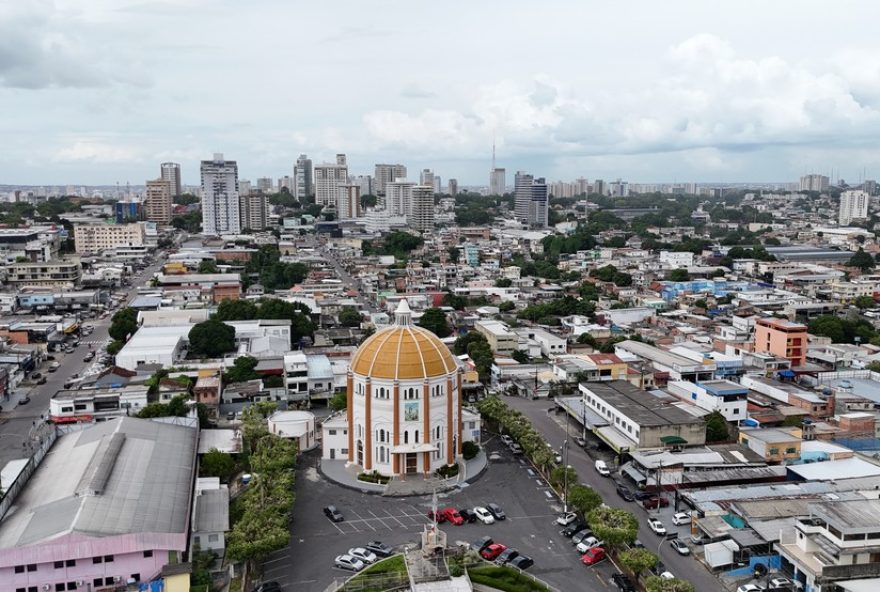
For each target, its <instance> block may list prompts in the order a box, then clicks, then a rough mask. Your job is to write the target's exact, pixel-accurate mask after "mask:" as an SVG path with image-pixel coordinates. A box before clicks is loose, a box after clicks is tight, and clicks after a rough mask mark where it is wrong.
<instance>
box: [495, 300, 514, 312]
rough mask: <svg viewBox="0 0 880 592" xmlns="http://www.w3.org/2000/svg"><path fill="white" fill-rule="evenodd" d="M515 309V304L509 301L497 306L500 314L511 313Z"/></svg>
mask: <svg viewBox="0 0 880 592" xmlns="http://www.w3.org/2000/svg"><path fill="white" fill-rule="evenodd" d="M515 308H516V304H514V303H513V302H511V301H510V300H505V301H504V302H502V303H501V304H499V305H498V310H499V311H501V312H512V311H513V310H514V309H515Z"/></svg>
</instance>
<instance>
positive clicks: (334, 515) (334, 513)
mask: <svg viewBox="0 0 880 592" xmlns="http://www.w3.org/2000/svg"><path fill="white" fill-rule="evenodd" d="M324 515H325V516H326V517H327V518H329V519H330V520H332V521H333V522H342V521H343V520H345V517H344V516H343V515H342V512H340V511H339V510H338V509H336V506H327V507H326V508H324Z"/></svg>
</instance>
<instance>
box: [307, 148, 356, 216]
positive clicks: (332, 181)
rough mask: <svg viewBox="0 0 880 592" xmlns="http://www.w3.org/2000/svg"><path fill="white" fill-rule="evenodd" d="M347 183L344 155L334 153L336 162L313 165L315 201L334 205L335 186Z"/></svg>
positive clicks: (324, 204)
mask: <svg viewBox="0 0 880 592" xmlns="http://www.w3.org/2000/svg"><path fill="white" fill-rule="evenodd" d="M345 183H348V165H347V164H346V160H345V155H344V154H337V155H336V164H332V163H324V164H319V165H317V166H316V167H315V203H316V204H320V205H322V206H330V205H332V206H335V205H336V194H337V187H338V186H339V185H340V184H345Z"/></svg>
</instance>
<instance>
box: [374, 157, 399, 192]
mask: <svg viewBox="0 0 880 592" xmlns="http://www.w3.org/2000/svg"><path fill="white" fill-rule="evenodd" d="M396 179H406V167H405V166H403V165H402V164H377V165H376V174H374V175H373V189H374V190H375V192H376V195H385V186H386V185H387V184H388V183H391V182H393V181H395V180H396Z"/></svg>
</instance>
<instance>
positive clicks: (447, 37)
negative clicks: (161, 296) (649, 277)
mask: <svg viewBox="0 0 880 592" xmlns="http://www.w3.org/2000/svg"><path fill="white" fill-rule="evenodd" d="M878 17H880V3H878V2H874V1H870V0H864V1H850V0H835V2H827V1H813V0H773V1H772V2H768V1H766V0H760V1H752V0H712V1H707V0H697V1H679V0H666V1H663V2H658V1H657V0H628V1H626V2H608V1H607V0H606V1H601V2H600V1H593V0H568V1H564V2H561V1H553V0H542V1H541V2H533V1H532V2H527V1H520V0H504V1H479V0H468V1H457V0H444V1H442V2H436V1H434V2H428V1H421V0H408V1H382V0H370V1H363V0H333V1H321V2H308V3H306V2H301V1H299V0H277V1H276V0H247V1H242V0H167V1H150V0H59V1H55V2H53V1H50V0H0V113H2V114H3V115H2V117H0V142H2V149H0V184H22V185H66V184H76V185H79V184H83V185H98V184H108V185H109V184H114V183H117V182H119V183H123V184H124V183H126V182H130V183H132V184H137V185H140V184H142V183H143V182H144V181H145V180H146V179H152V178H155V177H157V176H158V175H159V163H160V162H163V161H174V162H179V163H180V164H181V168H182V174H183V180H184V182H185V183H189V184H197V183H198V182H199V173H198V164H199V161H200V160H202V159H209V158H211V157H212V155H213V154H214V153H215V152H222V153H224V155H225V157H226V158H227V159H234V160H237V161H238V163H239V171H240V176H241V178H246V179H251V180H253V179H255V178H257V177H262V176H270V177H275V178H277V177H280V176H282V175H290V174H292V165H293V162H294V161H295V159H296V157H297V155H298V154H301V153H306V154H308V155H309V156H310V157H311V158H312V159H313V161H314V162H316V163H317V162H322V161H329V160H333V159H334V155H335V154H336V153H337V152H344V153H346V154H347V155H348V162H349V169H350V172H351V173H352V174H372V171H373V165H374V164H375V163H377V162H395V163H396V162H400V163H403V164H405V165H406V166H407V167H408V169H409V171H410V173H409V176H410V178H417V177H418V171H419V170H420V169H422V168H431V169H433V170H434V171H435V172H436V174H438V175H440V176H441V177H442V178H443V181H444V184H445V181H446V180H447V179H448V178H450V177H455V178H457V179H458V181H459V184H460V185H485V184H487V176H488V169H489V167H490V165H491V155H492V145H493V141H494V143H495V145H496V152H497V162H498V166H503V167H505V168H507V170H508V182H511V183H512V178H513V172H514V171H516V170H526V171H528V172H531V173H533V174H535V175H536V176H544V177H546V178H547V179H548V180H553V181H555V180H573V179H575V178H577V177H586V178H588V179H590V180H593V179H597V178H599V179H605V180H613V179H616V178H623V179H626V180H629V181H630V182H672V181H678V182H713V181H717V182H738V181H740V182H741V181H762V182H780V181H793V180H796V179H797V178H798V177H799V176H800V175H802V174H805V173H810V172H817V173H823V174H831V172H832V170H834V176H838V175H839V176H840V177H842V178H844V179H845V180H846V181H848V182H850V183H852V182H855V181H858V180H859V178H861V177H862V176H863V175H865V174H866V175H867V178H874V179H877V178H880V145H878V139H880V36H877V35H876V34H874V33H872V32H871V31H872V29H871V28H870V23H875V22H878V20H880V18H878Z"/></svg>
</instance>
